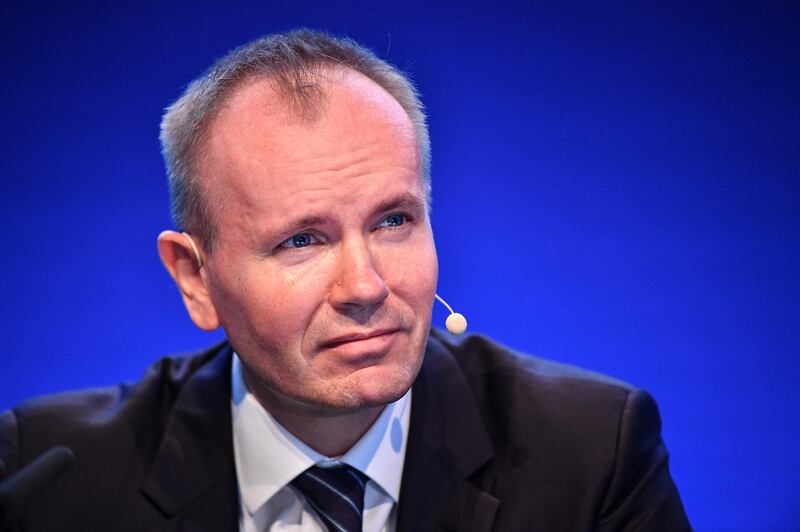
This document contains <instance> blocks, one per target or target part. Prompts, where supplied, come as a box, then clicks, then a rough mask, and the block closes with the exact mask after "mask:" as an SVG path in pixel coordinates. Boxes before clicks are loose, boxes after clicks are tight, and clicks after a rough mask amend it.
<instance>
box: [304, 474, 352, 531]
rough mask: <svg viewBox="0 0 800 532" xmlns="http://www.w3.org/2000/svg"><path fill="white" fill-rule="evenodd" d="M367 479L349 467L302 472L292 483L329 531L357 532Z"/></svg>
mask: <svg viewBox="0 0 800 532" xmlns="http://www.w3.org/2000/svg"><path fill="white" fill-rule="evenodd" d="M366 485H367V477H366V476H365V475H364V474H363V473H361V472H360V471H358V470H356V469H353V468H352V467H350V466H349V465H342V466H337V467H330V468H326V467H317V466H313V467H310V468H308V469H306V470H305V471H304V472H303V473H301V474H300V475H299V476H298V477H297V478H295V479H294V480H293V481H292V486H294V487H296V488H297V489H299V490H300V492H301V493H302V494H303V495H304V496H305V498H306V500H307V501H308V504H309V505H311V507H312V508H314V511H316V512H317V515H319V517H320V519H322V521H323V523H325V525H326V526H327V527H328V530H330V531H332V532H361V517H362V514H363V513H364V486H366Z"/></svg>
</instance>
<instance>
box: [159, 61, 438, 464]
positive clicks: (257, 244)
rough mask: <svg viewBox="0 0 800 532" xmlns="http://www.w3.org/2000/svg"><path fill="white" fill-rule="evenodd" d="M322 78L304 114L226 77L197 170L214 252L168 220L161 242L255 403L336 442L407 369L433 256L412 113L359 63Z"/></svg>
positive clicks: (426, 314)
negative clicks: (314, 108)
mask: <svg viewBox="0 0 800 532" xmlns="http://www.w3.org/2000/svg"><path fill="white" fill-rule="evenodd" d="M320 85H321V88H322V92H323V94H324V97H323V99H322V100H321V101H320V104H321V106H320V108H319V112H318V113H316V115H315V116H314V117H313V118H312V119H309V118H308V117H306V118H301V117H298V116H296V115H293V114H292V113H290V112H287V110H286V109H287V104H286V101H285V99H284V98H282V97H281V96H280V95H278V94H276V93H275V92H274V91H273V89H272V88H271V86H270V84H269V82H268V81H266V80H264V79H263V78H256V79H252V80H248V81H247V82H245V83H244V84H243V85H242V86H241V87H240V88H238V89H237V91H236V92H235V93H234V94H233V95H232V96H231V97H230V98H229V100H228V101H227V102H226V105H225V106H224V107H223V109H222V110H221V112H220V113H219V114H218V115H217V116H216V117H215V119H214V121H213V122H212V124H211V126H210V129H209V135H208V138H207V141H206V142H207V144H206V146H205V153H206V156H205V157H204V159H203V162H202V169H201V172H200V175H201V177H202V178H203V179H204V181H203V183H204V186H206V187H208V190H209V192H210V193H211V197H212V198H213V199H214V205H215V209H216V210H214V211H213V219H214V220H215V221H216V223H217V224H218V235H219V238H218V240H217V242H216V244H215V246H214V248H213V251H212V252H211V253H206V252H205V251H204V250H201V254H202V255H203V266H202V267H198V265H197V263H196V261H195V259H194V255H193V252H192V250H191V248H190V247H189V245H188V242H187V240H186V238H185V236H184V235H181V234H180V233H176V232H174V231H165V232H164V233H162V234H161V235H160V236H159V252H160V255H161V257H162V260H163V262H164V264H165V266H166V268H167V270H168V271H169V272H170V274H171V275H172V277H173V279H174V280H175V282H176V283H177V285H178V287H179V288H180V290H181V294H182V296H183V300H184V303H185V304H186V308H187V310H188V312H189V315H190V317H191V318H192V320H193V321H194V323H195V324H196V325H197V326H198V327H200V328H201V329H205V330H213V329H216V328H218V327H220V326H222V327H223V328H224V329H225V332H226V333H227V336H228V338H229V340H230V342H231V344H232V345H233V346H234V348H235V349H236V352H237V353H238V354H239V357H240V358H241V360H242V362H243V364H244V368H245V378H246V380H247V383H248V385H249V386H250V388H251V390H252V391H253V393H254V394H255V396H256V397H257V398H258V400H259V401H260V402H261V404H262V405H263V406H264V407H265V408H266V409H267V410H268V411H269V412H270V413H271V414H272V415H273V416H274V417H275V418H276V419H277V420H278V421H279V422H280V423H281V424H282V425H284V426H285V427H286V428H287V429H288V430H290V431H291V432H292V433H294V434H295V435H296V436H297V437H298V438H300V439H301V440H303V441H304V442H305V443H306V444H308V445H309V446H311V447H312V448H314V449H316V450H317V451H319V452H321V453H323V454H325V455H328V456H336V455H339V454H342V453H344V452H346V451H347V450H348V449H349V448H350V447H351V446H352V445H353V444H354V443H355V442H356V441H357V440H358V438H360V437H361V435H363V434H364V432H366V430H367V429H368V428H369V427H370V425H371V424H372V423H373V422H374V421H375V419H376V418H377V417H378V415H379V414H380V412H381V411H382V409H383V407H384V406H385V405H386V404H387V403H390V402H392V401H394V400H396V399H398V398H399V397H401V396H402V395H403V394H405V393H406V391H407V390H408V389H409V388H410V387H411V385H412V383H413V382H414V379H415V378H416V376H417V374H418V372H419V369H420V366H421V364H422V358H423V354H424V349H425V343H426V340H427V336H428V330H429V327H430V320H431V307H432V304H433V297H434V291H435V286H436V280H437V272H438V267H437V260H436V250H435V246H434V241H433V234H432V232H431V227H430V221H429V218H428V213H427V208H426V198H425V193H424V188H423V185H422V180H421V167H420V163H419V159H418V156H417V146H416V138H415V134H414V128H413V126H412V124H411V121H410V120H409V118H408V116H407V115H406V114H405V112H404V111H403V109H402V107H400V105H399V104H398V103H397V102H396V101H395V100H394V99H393V98H392V97H391V96H390V95H389V94H388V93H386V92H385V91H384V90H383V89H382V88H380V87H379V86H378V85H376V84H375V83H374V82H372V81H371V80H369V79H367V78H365V77H363V76H362V75H360V74H358V73H356V72H353V71H349V70H343V69H339V70H337V71H334V72H328V73H326V74H324V75H323V76H322V79H321V80H320Z"/></svg>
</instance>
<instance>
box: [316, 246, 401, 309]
mask: <svg viewBox="0 0 800 532" xmlns="http://www.w3.org/2000/svg"><path fill="white" fill-rule="evenodd" d="M338 255H339V256H338V263H337V268H336V279H335V280H334V283H333V286H332V287H331V295H330V302H331V305H332V306H334V307H337V308H340V309H343V310H346V309H348V308H350V309H352V308H364V307H371V306H375V305H378V304H380V303H381V302H382V301H383V300H384V299H386V296H388V295H389V289H388V288H387V286H386V283H385V282H384V280H383V277H382V276H381V272H380V270H379V264H377V263H376V260H375V259H376V257H375V256H374V254H373V252H372V250H371V249H370V247H369V243H368V242H367V241H366V240H364V239H350V240H346V241H343V242H342V244H341V247H340V250H339V254H338Z"/></svg>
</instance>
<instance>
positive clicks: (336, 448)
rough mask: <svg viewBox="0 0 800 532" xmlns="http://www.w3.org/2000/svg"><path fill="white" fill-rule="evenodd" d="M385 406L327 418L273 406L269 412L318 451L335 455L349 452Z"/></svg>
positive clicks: (326, 454)
mask: <svg viewBox="0 0 800 532" xmlns="http://www.w3.org/2000/svg"><path fill="white" fill-rule="evenodd" d="M262 404H263V403H262ZM384 408H385V406H378V407H372V408H366V409H364V410H359V411H357V412H353V413H348V414H342V415H328V416H324V417H322V416H314V415H304V414H303V413H300V414H298V413H296V412H292V413H287V412H281V411H279V410H278V411H275V410H274V409H269V412H270V414H272V415H273V416H274V417H275V419H276V420H278V422H279V423H280V424H281V425H283V426H284V427H285V428H286V430H288V431H289V432H291V433H292V434H294V435H295V436H296V437H297V438H298V439H299V440H300V441H302V442H303V443H305V444H306V445H308V446H309V447H311V448H312V449H314V450H315V451H317V452H318V453H320V454H322V455H325V456H327V457H331V458H333V457H336V456H341V455H343V454H345V453H346V452H347V451H349V450H350V449H351V448H352V447H353V446H354V445H355V444H356V442H357V441H358V440H359V439H361V437H362V436H363V435H364V434H365V433H366V432H367V431H368V430H369V428H370V427H371V426H372V424H373V423H375V420H376V419H378V417H379V416H380V415H381V412H382V411H383V409H384Z"/></svg>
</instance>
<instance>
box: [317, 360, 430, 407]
mask: <svg viewBox="0 0 800 532" xmlns="http://www.w3.org/2000/svg"><path fill="white" fill-rule="evenodd" d="M417 373H419V366H418V365H417V366H413V367H409V366H400V367H397V366H388V367H387V366H373V367H369V368H364V369H361V370H359V371H358V372H356V373H354V374H353V375H350V376H349V378H348V379H347V382H346V383H344V384H343V386H342V387H341V388H340V389H339V390H338V393H337V396H338V397H337V398H336V399H337V401H335V402H336V403H338V404H336V405H333V404H329V405H328V406H329V407H331V408H332V409H333V410H339V411H340V412H341V411H358V410H362V409H365V408H374V407H381V406H385V405H387V404H389V403H393V402H394V401H397V400H398V399H400V398H401V397H403V395H405V394H406V392H407V391H408V390H409V388H411V386H412V385H413V384H414V380H416V377H417Z"/></svg>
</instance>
